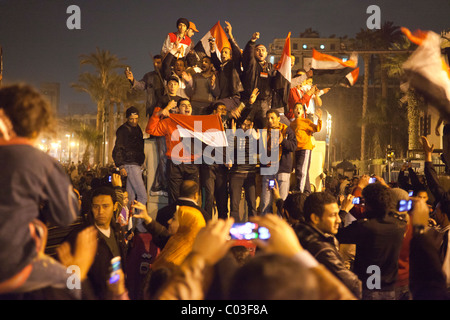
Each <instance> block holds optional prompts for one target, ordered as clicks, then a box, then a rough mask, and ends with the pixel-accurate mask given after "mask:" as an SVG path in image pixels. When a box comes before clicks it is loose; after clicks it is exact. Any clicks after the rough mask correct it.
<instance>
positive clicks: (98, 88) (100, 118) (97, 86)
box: [72, 48, 125, 163]
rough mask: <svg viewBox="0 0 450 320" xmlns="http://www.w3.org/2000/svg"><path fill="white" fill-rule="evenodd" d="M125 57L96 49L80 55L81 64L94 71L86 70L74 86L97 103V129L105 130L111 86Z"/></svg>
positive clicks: (116, 78)
mask: <svg viewBox="0 0 450 320" xmlns="http://www.w3.org/2000/svg"><path fill="white" fill-rule="evenodd" d="M122 60H123V59H119V58H118V57H117V56H116V55H114V54H111V53H110V52H109V51H107V50H101V49H99V48H97V49H96V52H95V53H91V54H88V55H81V56H80V65H81V66H85V65H88V66H92V67H93V68H94V72H92V73H90V72H84V73H82V74H80V76H79V78H78V82H77V83H73V84H72V87H73V88H75V89H76V90H78V91H81V92H86V93H88V94H89V95H90V96H91V98H92V100H94V101H95V102H96V104H97V123H96V130H97V131H98V132H104V128H103V124H104V114H105V107H106V104H107V103H108V100H109V96H110V94H111V86H114V83H115V82H117V81H118V76H117V73H116V72H115V70H116V69H118V68H124V67H125V65H124V64H123V63H122ZM99 151H100V150H98V149H96V150H95V153H94V161H95V162H96V163H97V162H99V160H100V152H99Z"/></svg>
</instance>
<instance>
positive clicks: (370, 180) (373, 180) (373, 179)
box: [369, 177, 377, 183]
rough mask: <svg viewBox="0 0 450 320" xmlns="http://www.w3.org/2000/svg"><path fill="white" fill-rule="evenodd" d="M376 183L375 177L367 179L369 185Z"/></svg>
mask: <svg viewBox="0 0 450 320" xmlns="http://www.w3.org/2000/svg"><path fill="white" fill-rule="evenodd" d="M376 181H377V179H376V178H375V177H372V178H370V179H369V183H375V182H376Z"/></svg>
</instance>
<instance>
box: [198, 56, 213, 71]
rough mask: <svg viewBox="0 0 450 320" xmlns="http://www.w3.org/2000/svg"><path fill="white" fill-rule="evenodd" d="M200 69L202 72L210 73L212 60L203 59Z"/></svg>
mask: <svg viewBox="0 0 450 320" xmlns="http://www.w3.org/2000/svg"><path fill="white" fill-rule="evenodd" d="M200 68H201V69H202V71H210V70H211V68H212V63H211V60H210V59H209V58H203V59H202V64H201V66H200Z"/></svg>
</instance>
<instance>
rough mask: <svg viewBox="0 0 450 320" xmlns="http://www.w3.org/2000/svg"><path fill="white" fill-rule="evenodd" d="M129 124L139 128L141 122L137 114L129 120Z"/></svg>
mask: <svg viewBox="0 0 450 320" xmlns="http://www.w3.org/2000/svg"><path fill="white" fill-rule="evenodd" d="M127 122H128V124H129V125H130V126H131V127H137V125H138V122H139V116H138V115H137V114H132V115H131V116H129V117H128V118H127Z"/></svg>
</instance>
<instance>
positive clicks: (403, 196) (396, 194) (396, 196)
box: [390, 188, 409, 208]
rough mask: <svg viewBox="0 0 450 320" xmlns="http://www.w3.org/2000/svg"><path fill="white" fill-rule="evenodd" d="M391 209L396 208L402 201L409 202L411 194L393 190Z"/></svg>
mask: <svg viewBox="0 0 450 320" xmlns="http://www.w3.org/2000/svg"><path fill="white" fill-rule="evenodd" d="M390 191H391V207H392V208H396V207H397V204H398V202H399V201H400V200H409V194H408V192H406V191H405V190H403V189H401V188H391V189H390Z"/></svg>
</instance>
